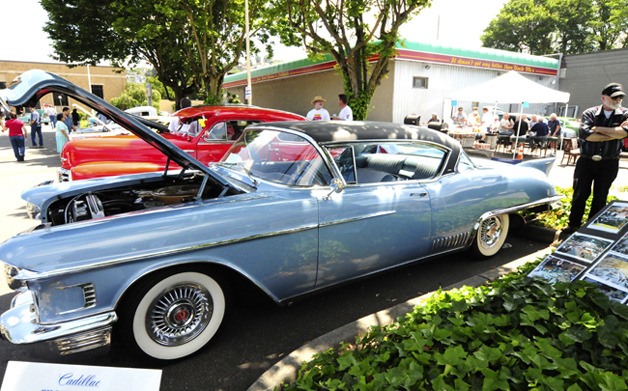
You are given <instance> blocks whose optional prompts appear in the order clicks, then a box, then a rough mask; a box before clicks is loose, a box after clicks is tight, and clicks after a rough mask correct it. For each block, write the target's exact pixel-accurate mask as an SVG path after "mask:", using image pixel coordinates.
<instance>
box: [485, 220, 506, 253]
mask: <svg viewBox="0 0 628 391" xmlns="http://www.w3.org/2000/svg"><path fill="white" fill-rule="evenodd" d="M501 234H502V222H501V220H500V219H498V218H497V217H490V218H488V219H486V220H484V221H483V222H482V225H481V227H480V240H481V242H482V244H483V245H484V246H486V247H491V246H493V245H494V244H495V243H496V242H497V241H498V240H499V238H500V237H501Z"/></svg>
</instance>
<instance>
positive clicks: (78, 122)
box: [72, 109, 81, 130]
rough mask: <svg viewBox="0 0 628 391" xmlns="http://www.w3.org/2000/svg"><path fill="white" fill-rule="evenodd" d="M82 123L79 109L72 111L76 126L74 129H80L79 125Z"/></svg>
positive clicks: (73, 121)
mask: <svg viewBox="0 0 628 391" xmlns="http://www.w3.org/2000/svg"><path fill="white" fill-rule="evenodd" d="M80 123H81V115H80V114H79V113H78V110H77V109H74V110H72V125H74V129H75V130H76V129H78V128H79V124H80Z"/></svg>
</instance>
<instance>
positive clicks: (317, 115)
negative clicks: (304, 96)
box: [305, 95, 331, 121]
mask: <svg viewBox="0 0 628 391" xmlns="http://www.w3.org/2000/svg"><path fill="white" fill-rule="evenodd" d="M325 102H327V101H326V100H325V98H323V97H322V96H320V95H317V96H315V97H314V99H312V104H313V105H314V108H313V109H312V110H310V111H309V112H308V113H307V115H306V116H305V117H306V118H307V120H308V121H329V120H330V119H331V118H330V117H329V111H327V110H325V109H324V108H323V104H324V103H325Z"/></svg>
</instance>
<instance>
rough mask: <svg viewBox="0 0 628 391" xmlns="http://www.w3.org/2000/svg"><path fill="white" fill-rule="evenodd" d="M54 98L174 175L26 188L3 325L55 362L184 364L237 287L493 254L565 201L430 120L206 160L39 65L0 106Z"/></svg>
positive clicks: (308, 287)
mask: <svg viewBox="0 0 628 391" xmlns="http://www.w3.org/2000/svg"><path fill="white" fill-rule="evenodd" d="M50 92H54V93H57V92H60V93H64V94H68V95H71V96H72V97H73V98H75V99H77V100H79V101H81V102H82V103H84V104H86V105H88V106H90V107H93V108H95V109H96V110H98V111H99V112H102V113H104V114H105V115H107V116H108V117H109V118H112V119H114V120H115V121H117V122H119V123H121V124H123V125H124V126H125V128H127V129H130V130H131V131H132V132H133V133H134V134H135V135H137V136H138V137H140V138H142V139H143V140H144V141H146V142H147V143H148V144H150V145H151V146H152V147H154V148H156V149H157V150H159V151H161V153H163V154H164V155H165V156H167V160H168V162H172V163H176V165H177V167H178V169H177V170H172V169H169V168H168V165H166V169H164V171H163V172H152V173H142V174H134V175H128V176H118V177H107V178H98V179H89V180H83V181H76V182H63V183H55V184H51V185H44V186H39V187H36V188H33V189H30V190H28V191H26V192H25V193H24V194H23V198H24V199H25V200H26V201H27V202H28V203H30V204H31V205H32V209H33V210H34V211H35V214H36V215H37V216H38V218H39V219H41V224H40V225H39V226H37V227H35V228H33V229H32V230H30V231H28V232H23V233H20V234H18V235H16V236H14V237H13V238H11V239H8V240H7V241H6V242H4V243H3V244H2V245H0V260H1V261H2V262H3V263H4V264H5V269H4V270H5V274H6V279H7V281H8V284H9V286H10V287H11V288H13V289H15V290H16V291H17V292H18V293H17V295H16V296H15V298H14V300H13V302H12V306H11V309H9V310H7V311H6V312H5V313H4V314H2V316H1V318H0V328H1V333H2V336H3V337H4V338H5V339H7V340H8V341H10V342H12V343H15V344H26V343H36V342H46V343H50V344H51V345H52V346H54V347H56V348H57V349H58V350H59V352H61V353H62V354H67V353H73V352H77V351H82V350H87V349H92V348H96V347H100V346H105V345H107V344H109V343H110V341H111V335H112V332H113V335H114V338H117V337H118V336H119V337H120V338H128V342H129V343H125V344H124V346H125V347H128V348H133V349H135V350H137V351H139V352H140V353H143V354H145V355H148V356H150V357H153V358H156V359H160V360H172V359H178V358H181V357H185V356H188V355H190V354H193V353H194V352H196V351H198V350H199V349H201V348H203V347H204V346H205V345H206V344H207V343H208V342H210V341H211V340H212V338H213V337H214V336H215V333H216V331H217V330H218V328H219V327H220V326H221V323H223V319H224V316H225V312H226V311H227V310H228V309H229V297H230V293H232V292H231V290H232V288H233V287H234V283H235V282H236V281H238V282H241V281H245V282H247V283H250V284H252V285H253V286H256V287H258V288H259V289H260V290H261V291H263V292H265V293H266V294H267V295H268V296H269V297H271V298H272V299H273V300H275V301H276V302H277V303H288V302H290V301H293V300H295V299H296V298H298V297H300V296H303V295H305V294H309V293H312V292H315V291H317V290H320V289H323V288H328V287H330V286H333V285H335V284H339V283H342V282H347V281H351V280H355V279H358V278H360V277H364V276H367V275H370V274H373V273H376V272H380V271H383V270H387V269H391V268H394V267H398V266H400V265H404V264H408V263H411V262H416V261H421V260H424V259H427V258H431V257H434V256H438V255H441V254H445V253H450V252H453V251H465V250H469V251H471V252H472V253H474V254H475V255H477V256H478V257H491V256H493V255H495V254H496V253H497V252H498V251H499V250H500V249H501V247H502V245H503V244H504V241H505V239H506V235H507V233H508V229H509V223H510V219H511V216H514V215H515V214H516V213H517V212H519V211H522V210H527V209H530V208H535V207H539V206H547V205H548V204H550V203H552V202H554V201H556V200H558V199H559V197H560V196H559V195H557V194H556V192H555V190H554V187H553V186H552V184H551V183H550V182H549V181H548V179H547V176H546V173H545V172H544V171H543V170H539V169H537V168H535V167H531V166H529V165H528V163H527V162H526V163H521V164H518V165H508V164H504V166H503V167H499V168H491V167H480V166H476V164H474V163H473V162H472V160H470V159H469V157H468V156H467V155H466V154H465V152H464V151H463V150H462V148H461V147H460V145H459V144H458V143H457V142H456V141H455V140H453V139H452V138H449V137H448V136H446V135H444V134H442V133H440V132H437V131H433V130H430V129H427V128H420V127H415V126H406V125H396V124H391V123H379V122H344V121H335V122H334V121H332V122H306V121H293V122H274V123H260V124H256V125H252V126H249V127H247V128H246V129H245V130H244V133H243V134H242V135H241V136H240V138H239V139H238V140H237V141H236V143H235V144H233V146H232V147H231V148H230V149H229V151H228V152H227V153H226V154H225V156H224V157H223V158H222V160H221V161H220V162H218V163H214V164H210V165H209V166H207V165H205V164H203V163H202V162H200V161H198V160H196V159H195V158H194V157H192V156H191V155H190V154H187V153H185V152H183V151H182V150H181V149H179V148H177V147H176V146H175V145H173V144H172V143H171V142H169V141H168V140H166V139H165V138H163V137H161V136H159V135H157V134H155V133H154V132H152V131H151V130H149V129H148V128H147V127H146V126H145V125H144V124H143V123H142V122H141V121H140V120H139V119H138V118H137V117H133V116H131V115H128V114H125V113H124V112H121V111H119V110H117V109H115V108H114V107H112V106H110V105H109V104H107V103H106V102H104V101H102V100H101V99H99V98H98V97H96V96H94V95H92V94H90V93H88V92H86V91H84V90H82V89H80V88H78V87H76V86H74V85H73V84H71V83H69V82H67V81H65V80H63V79H61V78H59V77H57V76H55V75H52V74H49V73H46V72H42V71H29V72H27V73H25V74H23V75H22V76H21V77H20V79H19V80H17V81H16V82H15V83H14V84H13V85H11V86H10V87H9V88H8V89H5V90H2V91H0V96H1V97H2V98H3V99H4V101H5V102H6V103H8V104H11V105H18V104H21V105H27V104H32V103H33V102H36V101H37V100H38V99H40V98H41V97H42V96H43V95H45V94H47V93H50ZM548 162H549V161H548V160H541V159H539V160H537V161H535V162H534V163H531V164H537V165H540V166H542V168H543V169H546V168H547V167H546V165H547V164H548ZM116 331H117V332H116Z"/></svg>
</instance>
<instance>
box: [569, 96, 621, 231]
mask: <svg viewBox="0 0 628 391" xmlns="http://www.w3.org/2000/svg"><path fill="white" fill-rule="evenodd" d="M624 96H626V93H625V92H624V88H623V86H622V85H621V84H619V83H610V84H608V85H607V86H606V87H604V89H603V90H602V97H601V99H602V105H601V106H594V107H591V108H589V109H587V110H585V111H584V112H583V113H582V120H581V121H580V130H579V133H578V138H579V142H580V158H579V159H578V161H577V162H576V168H575V171H574V174H573V198H572V201H571V213H570V214H569V226H568V227H567V228H566V229H565V230H564V231H565V232H566V233H573V232H575V231H577V230H578V229H579V228H580V226H581V225H582V218H583V217H584V209H585V206H586V202H587V199H588V198H589V196H590V195H591V187H592V186H593V201H592V202H591V210H590V212H589V215H588V219H590V218H591V217H593V216H595V214H596V213H597V212H599V211H600V210H602V209H603V208H604V206H605V205H606V199H607V198H608V192H609V190H610V188H611V185H612V184H613V181H614V180H615V178H617V174H618V172H619V156H620V154H621V149H622V146H623V139H624V138H626V137H628V109H627V108H625V107H622V106H621V103H622V101H623V99H624Z"/></svg>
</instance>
